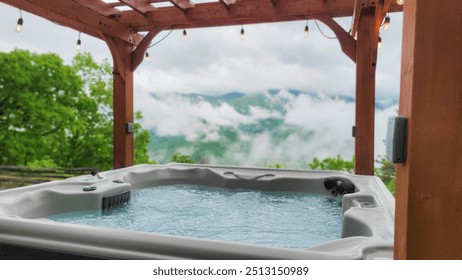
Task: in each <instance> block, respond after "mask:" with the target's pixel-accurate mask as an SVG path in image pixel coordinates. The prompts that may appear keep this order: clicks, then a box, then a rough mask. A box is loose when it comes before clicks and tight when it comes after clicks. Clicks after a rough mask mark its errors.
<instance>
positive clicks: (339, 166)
mask: <svg viewBox="0 0 462 280" xmlns="http://www.w3.org/2000/svg"><path fill="white" fill-rule="evenodd" d="M308 166H309V167H310V169H313V170H342V171H347V172H349V173H352V172H353V168H354V158H352V159H351V160H344V159H343V158H342V157H341V156H340V155H337V157H327V158H325V159H322V160H319V159H318V158H317V157H314V158H313V160H312V161H311V162H309V163H308Z"/></svg>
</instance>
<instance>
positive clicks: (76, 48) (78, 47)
mask: <svg viewBox="0 0 462 280" xmlns="http://www.w3.org/2000/svg"><path fill="white" fill-rule="evenodd" d="M81 46H82V41H81V40H80V32H79V38H78V39H77V45H76V46H75V50H76V51H78V52H79V51H80V48H81Z"/></svg>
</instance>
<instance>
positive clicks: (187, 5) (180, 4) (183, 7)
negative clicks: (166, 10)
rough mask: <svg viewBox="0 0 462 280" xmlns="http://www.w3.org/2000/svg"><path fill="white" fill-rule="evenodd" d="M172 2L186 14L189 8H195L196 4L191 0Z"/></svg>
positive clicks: (173, 0) (174, 0)
mask: <svg viewBox="0 0 462 280" xmlns="http://www.w3.org/2000/svg"><path fill="white" fill-rule="evenodd" d="M170 2H171V3H172V4H173V5H174V6H175V7H177V8H179V9H180V10H182V11H183V12H186V11H187V10H188V9H189V8H193V7H194V3H192V2H191V1H189V0H170Z"/></svg>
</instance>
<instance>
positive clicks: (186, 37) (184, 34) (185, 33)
mask: <svg viewBox="0 0 462 280" xmlns="http://www.w3.org/2000/svg"><path fill="white" fill-rule="evenodd" d="M183 39H184V40H185V41H186V40H188V33H187V32H186V29H183Z"/></svg>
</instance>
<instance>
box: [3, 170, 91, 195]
mask: <svg viewBox="0 0 462 280" xmlns="http://www.w3.org/2000/svg"><path fill="white" fill-rule="evenodd" d="M98 171H99V170H98V169H96V168H31V167H24V166H7V165H0V190H1V189H9V188H16V187H22V186H27V185H32V184H38V183H44V182H49V181H56V180H62V179H66V178H70V177H75V176H80V175H88V174H95V173H97V172H98Z"/></svg>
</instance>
